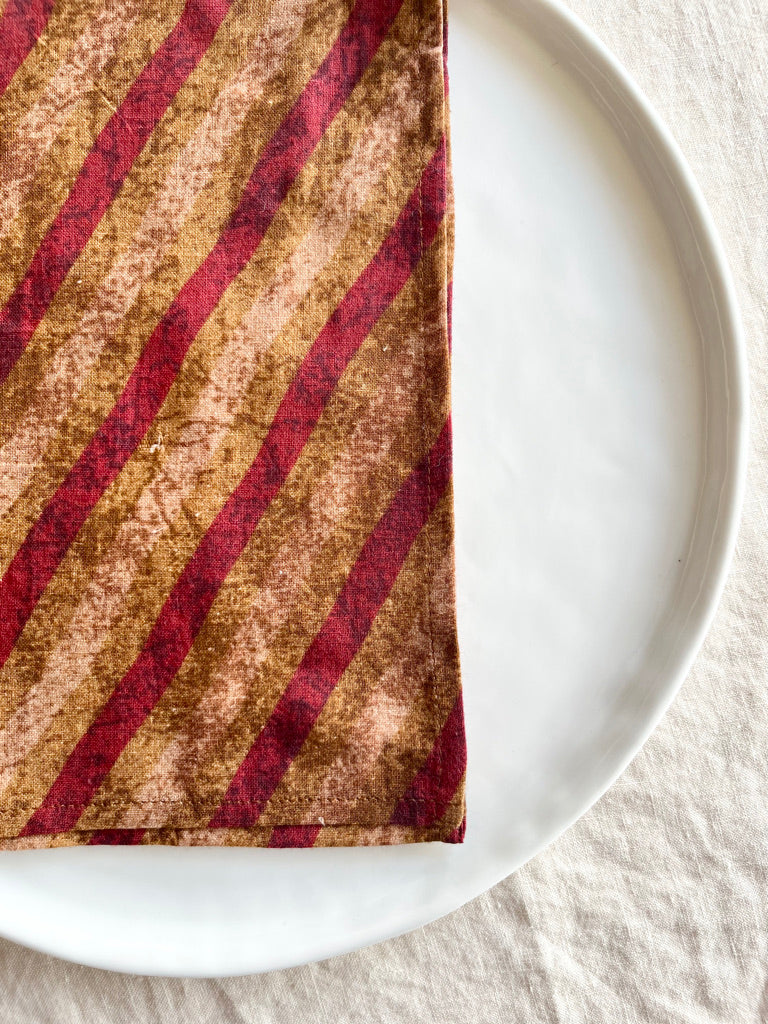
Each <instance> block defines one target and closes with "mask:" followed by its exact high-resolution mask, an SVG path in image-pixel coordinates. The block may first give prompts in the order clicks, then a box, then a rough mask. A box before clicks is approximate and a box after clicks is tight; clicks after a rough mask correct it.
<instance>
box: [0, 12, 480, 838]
mask: <svg viewBox="0 0 768 1024" xmlns="http://www.w3.org/2000/svg"><path fill="white" fill-rule="evenodd" d="M74 2H75V0H62V3H63V4H64V7H65V10H64V15H66V4H67V3H74ZM254 14H255V8H253V0H186V2H182V0H178V2H177V9H176V11H175V12H174V13H173V14H172V19H175V20H169V21H168V22H167V24H168V28H167V29H164V31H165V32H166V34H165V35H164V36H162V37H161V38H158V39H157V41H156V42H155V43H153V44H152V48H150V51H148V52H147V53H146V54H145V55H144V57H143V58H142V62H141V63H137V59H136V50H135V43H134V42H131V44H130V45H131V46H133V47H134V49H132V50H131V54H132V57H131V60H132V61H133V63H132V64H131V67H133V68H134V69H135V78H134V80H133V81H132V82H126V84H125V86H124V88H123V90H122V95H123V98H122V100H120V101H119V103H118V104H117V105H116V106H115V107H114V110H113V113H112V116H111V117H109V118H108V119H106V123H104V122H103V121H102V122H101V123H102V124H103V125H104V126H103V127H99V125H98V123H96V122H94V124H93V128H92V130H93V135H92V137H91V141H90V150H89V151H88V152H87V153H86V155H85V157H84V160H83V162H82V163H81V165H80V167H79V169H77V168H75V172H74V174H73V176H72V178H71V179H70V180H71V181H72V185H71V186H70V188H69V191H68V193H67V194H66V195H65V196H64V198H63V201H62V203H61V206H60V208H59V209H58V210H56V211H52V216H53V219H52V221H51V222H50V227H48V228H47V229H46V230H44V231H43V232H42V233H41V234H40V235H39V236H37V237H39V238H40V239H41V240H40V241H39V242H35V245H37V249H36V251H35V250H34V248H32V249H30V248H29V246H25V245H21V246H18V247H17V249H9V250H8V251H13V252H16V251H18V252H19V254H20V255H19V262H18V263H14V261H13V260H11V261H9V263H8V265H7V266H4V267H3V268H2V269H0V294H2V295H6V296H8V298H7V300H6V301H5V305H4V306H3V308H2V309H1V310H0V415H2V417H3V418H4V419H5V420H6V422H7V423H9V424H18V426H16V427H14V426H11V428H10V433H6V435H5V436H6V437H7V441H6V442H5V444H4V445H3V447H2V448H0V492H2V493H3V494H4V499H3V507H4V509H5V511H4V514H3V518H2V521H1V525H0V566H2V567H3V575H2V578H1V579H0V607H2V609H3V615H2V617H0V849H2V848H7V849H19V848H24V847H25V846H28V847H39V846H41V845H51V846H53V845H56V846H59V845H76V844H88V845H136V844H142V843H157V842H160V843H175V844H184V845H198V844H199V845H204V844H218V845H221V844H225V845H226V844H230V845H257V846H273V847H286V846H313V845H365V844H386V843H401V842H422V841H432V840H441V841H444V842H460V841H462V839H463V835H464V825H463V822H464V817H465V815H464V771H465V744H464V734H463V715H462V705H461V684H460V677H459V664H458V651H457V645H456V628H455V612H454V602H453V512H452V491H451V465H452V460H451V450H452V444H451V426H450V414H449V413H450V406H449V375H450V370H449V358H450V354H449V338H448V325H449V303H450V284H449V272H450V261H451V255H452V226H451V220H450V218H451V214H452V210H451V206H450V170H449V166H448V154H447V143H446V139H447V101H446V81H445V67H444V59H443V55H444V47H445V12H444V4H443V0H333V2H329V0H291V3H289V4H283V5H280V4H278V3H276V2H274V3H272V4H268V5H266V6H265V5H263V4H259V5H258V18H259V19H260V23H261V27H260V28H257V27H253V28H252V27H251V22H250V21H249V19H253V18H254ZM59 15H61V12H59V11H58V9H57V17H59ZM110 18H111V19H112V20H111V21H110V20H109V19H110ZM135 18H136V14H135V12H134V10H133V8H132V6H131V5H130V4H127V5H124V6H123V7H122V8H121V7H120V6H119V5H118V6H117V7H115V10H114V13H112V12H111V9H110V12H109V13H108V14H107V12H105V13H104V16H103V18H102V20H101V21H98V22H97V21H94V22H93V23H92V24H91V25H90V26H88V25H86V26H85V29H84V30H82V25H81V30H80V34H79V35H78V37H77V39H74V38H73V39H72V41H71V46H70V49H69V51H67V49H66V47H60V49H62V52H70V53H71V54H72V56H70V57H69V58H68V59H69V60H70V62H71V63H72V66H73V67H74V66H77V68H78V69H82V70H81V71H79V73H81V74H82V75H83V83H84V87H85V88H88V81H89V77H88V76H92V77H93V76H97V75H98V74H100V73H101V72H102V70H103V68H104V67H106V65H107V62H109V61H110V60H111V61H119V59H120V53H121V48H122V47H127V46H128V45H129V43H128V41H127V40H128V33H129V30H130V28H131V25H132V24H133V22H134V21H135ZM67 24H68V22H67V19H66V17H65V16H63V15H62V16H60V17H59V20H58V21H57V20H56V18H55V17H54V18H51V10H50V9H49V6H47V5H46V4H45V3H43V2H40V3H37V4H34V3H33V4H29V5H27V6H26V7H25V8H24V10H22V8H21V7H20V6H18V5H15V3H14V0H9V3H8V4H7V6H6V8H5V10H4V12H3V14H2V16H0V52H2V53H3V54H4V56H3V58H2V60H0V86H2V88H7V87H11V88H9V89H8V93H7V97H8V102H9V103H10V104H12V105H14V106H13V109H14V116H15V118H16V120H17V123H19V124H29V125H39V132H38V133H37V134H38V136H39V137H36V138H34V139H30V144H29V154H30V155H29V157H28V158H27V159H26V160H25V161H24V163H23V166H24V167H25V168H26V169H25V171H24V174H25V175H26V178H25V179H24V183H23V187H22V186H19V185H18V184H15V183H14V181H11V178H10V173H11V172H10V170H5V171H4V170H3V168H10V167H11V166H12V163H13V161H10V160H8V161H6V162H5V163H3V160H2V154H0V177H2V174H3V173H5V174H6V176H7V179H8V182H9V185H8V188H10V189H11V191H8V193H7V194H8V196H13V203H15V204H16V206H15V209H16V210H17V211H18V215H17V222H16V223H17V224H18V225H22V226H23V225H24V224H27V223H29V224H30V227H31V230H32V232H34V230H35V229H34V216H35V214H34V210H35V208H36V207H35V203H36V196H35V187H34V182H35V176H36V175H37V174H39V173H43V170H39V169H38V168H41V169H43V168H44V163H43V161H48V162H49V163H50V161H52V160H55V159H57V158H58V157H57V154H58V153H59V152H60V151H61V152H64V150H65V147H66V137H67V136H66V133H67V131H68V129H69V126H70V124H71V120H69V121H68V119H67V118H68V117H69V116H70V115H69V113H68V114H67V116H65V115H64V113H63V110H64V109H65V108H66V109H67V111H72V110H74V111H75V113H74V114H72V115H71V116H74V117H77V116H78V115H77V110H78V109H80V108H78V107H75V106H74V105H73V104H74V101H75V99H76V97H77V93H76V91H75V90H74V86H73V85H71V84H70V83H68V82H67V79H66V73H65V72H66V68H67V66H68V65H67V63H66V60H65V62H64V63H63V64H61V65H60V67H59V68H58V69H55V68H54V69H53V72H52V73H53V75H54V76H56V75H58V78H57V79H56V81H55V82H54V81H53V80H52V83H51V85H50V86H49V87H48V88H47V89H46V87H45V84H44V83H39V85H38V89H37V92H36V94H35V95H33V96H32V95H31V96H30V97H29V100H28V101H27V102H28V103H29V106H28V107H26V106H25V101H24V90H23V89H21V88H20V89H18V90H15V89H14V88H13V87H12V86H13V82H14V77H15V76H16V75H17V74H20V73H21V71H20V69H21V68H22V65H23V64H24V61H25V60H26V59H27V57H28V56H30V54H31V55H32V56H34V48H35V46H36V44H37V42H38V40H39V39H40V38H41V37H42V36H43V35H44V34H45V32H46V31H49V33H54V34H55V33H56V32H57V31H65V28H64V26H66V25H67ZM47 25H49V26H50V28H48V29H47V28H46V26H47ZM222 33H227V34H228V35H227V38H231V39H237V38H241V37H242V38H250V39H252V40H253V43H252V44H250V45H252V46H253V50H252V55H251V56H250V57H247V55H243V56H242V57H240V58H239V59H235V58H234V55H233V56H232V57H230V58H228V61H229V63H228V64H227V61H226V60H225V59H224V57H219V56H217V57H215V59H214V57H212V56H211V55H212V54H214V52H216V53H217V54H222V55H223V54H226V52H227V51H226V48H225V46H224V45H223V44H222V43H221V42H220V40H222V39H223V38H224V36H223V35H222ZM238 33H240V35H238ZM3 41H7V43H8V46H7V47H6V48H5V49H3V46H2V43H3ZM59 42H61V40H59ZM217 47H218V49H217ZM97 49H98V52H96V51H97ZM207 61H211V62H212V63H211V67H216V68H221V69H223V68H224V67H227V66H229V67H230V70H229V71H228V72H227V73H228V74H230V75H231V76H232V77H231V78H230V79H226V78H222V79H221V80H220V81H219V82H217V83H216V86H215V88H211V86H210V83H208V82H205V85H204V84H203V83H204V79H205V74H204V72H203V71H202V70H201V71H200V73H198V70H197V69H198V68H199V69H203V68H204V67H205V66H206V62H207ZM222 61H224V62H222ZM110 66H111V65H110ZM59 80H60V81H59ZM93 81H94V82H95V77H93ZM93 87H94V88H97V86H96V85H94V86H93ZM70 96H71V98H70ZM59 97H61V99H60V100H59ZM201 102H204V103H205V104H208V107H202V108H201V107H200V103H201ZM46 104H47V106H46ZM57 104H58V106H57ZM67 104H68V105H69V106H68V107H67ZM62 105H63V106H62ZM82 109H83V111H85V109H86V108H85V107H83V108H82ZM192 111H194V116H195V122H194V124H191V123H190V122H189V117H190V112H192ZM79 132H80V135H79V138H80V139H81V140H82V139H85V138H87V132H88V125H87V124H85V123H84V124H83V125H82V126H81V128H80V129H79ZM254 139H257V140H259V141H258V143H257V144H256V145H255V146H254V145H253V144H252V142H251V140H254ZM249 143H250V144H249ZM14 144H15V145H17V146H21V145H22V142H21V141H20V136H16V142H15V143H14ZM68 152H69V154H70V155H68V156H67V160H68V161H69V165H70V166H71V160H72V156H71V152H73V151H71V150H70V151H68ZM20 153H22V155H23V151H22V150H20ZM155 154H162V158H161V159H160V158H157V159H156V158H155ZM137 161H138V162H139V163H140V165H141V169H140V174H139V175H138V176H137V175H136V174H134V173H133V170H132V169H133V168H134V165H136V164H137ZM190 161H192V162H193V163H192V164H190ZM189 167H192V168H193V169H192V170H189V171H188V170H187V168H189ZM153 170H154V173H153ZM44 172H45V173H49V172H48V170H47V165H45V169H44ZM18 180H19V181H20V180H21V179H18ZM227 182H230V183H231V184H230V188H229V191H227V189H226V183H227ZM2 189H3V181H2V180H0V194H3V192H2ZM13 189H15V191H13ZM222 199H223V200H224V202H225V203H228V204H229V208H228V211H227V212H226V215H225V216H224V217H223V219H220V218H221V214H220V207H219V205H217V204H220V203H221V202H222ZM116 201H117V202H116ZM9 202H10V200H9ZM113 204H114V205H113ZM305 211H306V212H305ZM309 211H315V212H314V213H312V214H311V216H310V217H309V218H307V214H308V213H309ZM313 217H314V220H313V219H312V218H313ZM120 218H123V219H122V220H121V219H120ZM216 221H218V223H219V224H220V227H217V229H216V230H217V232H218V234H217V235H215V236H211V235H210V232H209V231H208V230H207V229H206V230H205V231H202V230H201V226H202V225H203V224H210V223H215V222H216ZM102 222H103V224H104V225H106V227H104V226H102ZM302 224H304V225H307V226H304V227H302ZM131 225H132V226H131ZM309 225H311V226H309ZM14 230H15V231H16V232H17V234H18V230H19V228H18V227H17V228H15V229H14ZM116 230H117V231H118V232H119V234H118V235H117V236H116V235H115V231H116ZM131 231H133V232H135V234H134V237H133V238H132V237H131ZM14 237H16V235H15V236H14ZM116 237H119V238H120V239H121V242H120V245H121V246H122V247H123V248H122V252H121V250H120V248H119V247H116V246H115V243H114V239H115V238H116ZM25 252H26V253H31V254H32V255H31V258H30V257H29V256H26V257H25V256H24V255H23V254H24V253H25ZM81 267H83V268H86V269H85V270H83V271H81V270H80V268H81ZM184 268H188V269H186V270H185V269H184ZM75 272H77V273H86V272H87V274H88V279H89V286H91V287H90V290H89V291H87V292H83V293H79V292H78V290H77V288H76V287H74V286H73V283H77V282H74V277H75ZM137 275H138V276H137ZM100 277H101V280H99V278H100ZM89 304H90V305H89ZM78 325H79V326H78ZM83 357H87V359H88V362H86V363H84V364H81V363H80V362H79V361H80V360H81V359H82V358H83ZM81 365H82V369H81V368H80V367H81ZM97 382H100V383H99V384H98V389H97V390H94V388H96V387H97ZM46 395H50V396H51V399H52V400H53V396H54V395H55V402H56V405H55V409H56V412H55V413H54V414H49V413H46V415H45V416H44V417H42V422H41V425H40V433H39V436H38V437H36V436H35V429H34V424H35V417H36V416H37V415H38V412H36V410H40V409H42V408H44V402H45V397H46ZM387 395H389V399H390V400H389V402H387V401H386V400H384V399H385V397H386V396H387ZM371 396H375V397H373V398H372V397H371ZM99 410H103V411H101V413H99ZM14 430H16V431H17V433H15V434H14V432H13V431H14ZM377 436H378V437H380V443H379V449H378V452H376V449H375V447H372V444H373V439H375V438H376V437H377ZM358 446H359V447H358ZM374 454H375V457H374ZM15 459H18V460H19V461H18V463H14V460H15ZM3 480H6V481H7V483H6V484H5V485H2V481H3ZM331 481H332V482H333V483H332V489H330V490H329V487H331V483H330V482H331ZM3 486H4V490H3ZM38 495H40V496H41V497H40V498H39V497H37V496H38ZM310 539H311V544H310V543H309V541H310ZM294 549H295V550H294ZM299 571H300V575H298V576H297V577H296V579H295V581H292V584H291V586H288V587H285V586H283V584H282V583H281V575H280V574H282V573H286V572H288V573H296V572H299ZM278 594H283V595H284V600H285V601H287V602H288V603H286V604H282V605H281V604H280V603H279V602H278V601H277V600H276V595H278ZM438 609H439V611H438ZM83 616H86V617H85V618H83ZM265 616H266V617H267V618H266V619H265V618H264V617H265ZM78 617H80V619H81V620H82V625H80V626H78V625H77V623H78ZM91 623H93V624H94V625H93V626H91ZM73 627H74V628H73ZM99 629H101V630H102V632H101V633H99ZM398 638H399V641H400V644H399V645H398ZM403 645H405V646H403ZM393 694H396V695H397V699H396V701H395V698H394V696H393ZM393 701H395V702H394V703H393ZM367 737H368V738H367ZM203 738H205V739H204V741H203ZM355 764H357V766H358V770H357V773H356V772H355ZM169 772H171V773H172V777H173V779H174V785H173V786H164V785H162V784H161V783H162V780H163V779H166V778H169ZM353 779H354V785H353V784H352V780H353Z"/></svg>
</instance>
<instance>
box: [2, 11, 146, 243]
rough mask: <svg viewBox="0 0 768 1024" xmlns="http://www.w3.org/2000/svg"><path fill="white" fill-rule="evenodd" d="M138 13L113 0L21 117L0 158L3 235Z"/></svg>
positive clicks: (70, 50) (91, 24)
mask: <svg viewBox="0 0 768 1024" xmlns="http://www.w3.org/2000/svg"><path fill="white" fill-rule="evenodd" d="M138 14H139V4H138V2H137V0H111V2H110V3H108V4H105V6H104V7H103V8H102V9H101V10H99V12H98V13H97V14H95V15H94V17H93V19H92V20H91V21H90V22H89V23H88V27H87V28H86V29H85V31H84V32H83V34H82V35H81V36H80V38H79V39H77V40H76V41H75V42H74V44H73V45H72V47H71V48H70V49H69V51H68V52H67V55H66V57H65V58H64V60H62V62H61V63H60V64H59V66H58V68H57V69H56V71H55V73H54V75H53V77H52V78H51V79H50V81H49V82H48V83H47V85H46V87H45V89H44V91H43V93H42V94H41V95H40V96H39V97H38V99H37V101H36V102H35V103H34V104H33V105H32V106H31V107H30V108H29V110H28V111H27V112H26V113H25V115H24V117H23V118H22V119H21V120H20V121H19V123H18V125H17V127H16V128H15V131H14V132H13V136H12V140H10V141H9V144H8V146H7V148H5V149H4V153H3V157H2V160H0V182H1V183H2V184H1V185H0V238H3V237H5V235H7V234H8V232H9V231H10V229H11V225H12V224H13V221H14V219H15V218H16V216H17V215H18V213H19V209H20V207H21V204H22V202H23V201H24V199H25V198H26V197H27V194H28V191H29V186H30V183H31V182H32V180H33V179H34V176H35V173H36V172H37V169H38V167H39V165H40V161H41V160H42V158H43V157H44V156H45V154H46V153H47V152H48V150H49V149H50V147H51V145H52V144H53V142H54V140H55V139H56V138H57V137H58V135H59V133H60V132H61V130H62V128H63V127H64V125H65V124H66V122H67V120H68V118H69V116H70V114H71V113H72V111H73V109H74V107H75V106H76V105H77V103H78V102H79V101H80V100H82V99H83V97H84V96H86V95H88V93H89V91H90V89H91V86H92V83H93V81H94V80H95V79H96V78H97V77H98V76H99V75H100V74H101V72H102V71H103V70H104V67H105V66H106V64H107V61H108V60H109V59H110V57H112V55H113V54H114V53H115V51H116V50H117V48H118V46H119V45H120V43H121V42H122V41H123V39H124V38H125V36H126V35H127V33H128V30H129V29H130V28H131V26H132V25H133V23H134V22H135V21H136V18H137V17H138Z"/></svg>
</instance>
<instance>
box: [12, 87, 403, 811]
mask: <svg viewBox="0 0 768 1024" xmlns="http://www.w3.org/2000/svg"><path fill="white" fill-rule="evenodd" d="M402 91H403V90H402V81H401V82H400V83H399V87H398V89H397V90H395V92H394V93H393V96H392V99H391V101H390V102H388V103H387V105H386V107H385V109H384V110H383V111H382V113H381V115H380V116H379V118H378V119H377V121H376V122H374V123H373V124H371V125H370V126H369V127H368V128H367V129H366V131H365V132H364V133H363V135H362V136H361V137H360V139H359V140H358V143H357V145H356V146H355V148H354V150H353V153H352V155H351V156H350V158H349V160H348V161H347V162H346V164H345V165H344V166H343V167H342V168H341V170H340V175H339V178H338V179H337V180H336V182H335V183H334V187H333V189H332V190H331V191H329V193H328V195H327V198H326V202H325V204H324V207H323V209H322V210H321V211H320V213H319V214H318V216H317V218H316V219H315V221H314V223H313V225H312V227H311V228H310V230H309V232H308V233H307V235H306V236H305V237H304V239H303V240H302V243H301V244H300V246H299V247H298V248H297V249H296V250H294V252H293V253H292V254H291V256H290V258H289V259H288V261H287V262H286V263H285V264H284V265H283V266H282V268H281V270H280V271H279V273H278V274H277V276H276V277H275V279H274V280H273V282H272V284H271V286H270V287H269V288H268V289H267V290H266V291H265V292H264V293H263V294H262V296H260V297H259V299H257V300H256V302H255V303H254V305H253V306H252V308H251V310H250V312H249V313H248V315H247V317H246V319H245V320H244V322H243V323H242V324H241V326H240V327H239V328H238V329H237V330H236V331H235V332H234V333H233V335H232V336H231V338H230V339H229V340H228V342H227V344H226V345H225V346H224V349H223V351H222V353H221V355H220V357H219V359H218V360H217V362H216V364H215V366H214V368H213V370H212V371H211V375H210V377H209V379H208V381H207V382H206V384H205V385H204V386H203V388H202V389H201V391H200V394H199V396H198V401H197V405H196V407H195V409H194V410H192V411H191V412H190V415H189V418H188V421H187V424H186V425H185V426H184V428H182V430H181V432H180V434H179V437H178V438H177V440H176V442H175V444H174V447H173V449H172V450H171V451H170V452H169V454H168V457H167V458H166V460H165V462H164V463H163V465H162V467H161V468H160V470H159V472H158V475H157V477H156V478H155V479H154V480H153V481H152V483H150V484H149V485H148V486H147V487H146V488H145V489H144V491H143V492H142V494H141V496H140V498H139V500H138V502H137V505H136V508H135V510H134V512H133V514H132V515H131V517H130V518H129V519H127V520H126V521H125V522H124V523H123V524H122V526H121V527H120V529H119V531H118V533H117V535H116V537H115V539H114V541H113V543H112V544H111V545H110V547H109V549H108V550H107V552H106V554H105V556H104V558H103V560H102V561H101V563H100V564H99V565H98V566H97V567H96V568H95V569H94V573H93V576H92V579H91V582H90V584H89V586H88V588H87V590H86V591H85V593H84V594H83V597H82V599H81V601H80V602H79V603H78V606H77V608H76V609H75V612H74V614H73V617H72V619H71V621H70V623H69V625H68V629H67V636H66V638H65V639H64V640H63V641H62V643H61V644H60V645H59V646H58V647H57V648H55V649H54V651H53V652H52V654H51V656H50V658H49V660H48V663H47V664H46V666H45V668H44V669H43V671H42V673H41V676H40V678H39V680H38V681H36V683H35V685H34V686H33V687H32V688H31V689H30V690H29V692H28V693H27V694H26V696H25V699H24V701H23V703H22V704H21V705H20V706H19V707H18V708H17V710H16V711H15V712H14V713H13V715H12V716H11V718H10V719H9V720H8V722H7V724H6V726H5V727H4V728H3V729H2V730H0V766H2V767H0V792H2V790H3V789H4V788H5V787H6V786H7V785H8V784H9V783H10V781H11V779H12V777H13V775H14V774H15V772H16V768H17V766H18V764H19V763H20V762H21V761H22V760H23V759H24V757H25V756H26V755H27V753H29V751H30V750H31V749H32V747H33V746H34V744H35V743H37V741H38V740H39V739H40V737H41V736H42V735H43V734H44V732H45V730H46V729H47V728H48V726H49V724H50V723H51V721H52V720H53V718H54V717H55V716H56V714H57V713H58V711H59V709H60V708H61V706H62V705H63V703H64V701H65V700H66V699H67V697H68V695H69V694H70V693H71V692H72V691H73V690H75V689H76V688H77V686H78V685H79V684H80V682H81V681H82V680H83V679H84V678H85V677H86V676H87V674H88V672H89V671H90V669H91V667H92V665H93V662H94V660H95V658H96V655H97V654H98V652H99V650H100V649H101V647H102V645H103V643H104V641H105V639H106V637H107V634H108V631H109V628H110V626H111V625H112V623H113V622H114V621H115V619H116V618H117V616H118V615H119V613H120V611H121V608H122V607H123V602H124V599H125V595H126V594H127V592H128V590H129V589H130V586H131V584H132V582H133V579H134V577H135V575H136V572H137V571H138V568H139V566H140V565H141V563H142V562H143V560H144V558H145V557H146V555H147V554H148V552H149V551H150V550H151V549H152V547H153V546H154V545H155V544H156V543H157V540H158V538H159V537H160V535H161V534H162V533H163V532H165V531H166V530H167V529H168V527H169V524H171V523H172V522H173V520H174V518H175V517H176V515H177V514H178V513H179V511H180V510H181V507H182V504H183V502H184V499H185V498H186V496H187V493H188V491H189V489H190V488H192V487H193V486H194V484H195V482H196V480H197V478H198V474H199V473H200V471H201V470H202V469H204V468H205V466H206V465H207V464H208V463H209V462H210V459H211V456H212V455H213V453H214V452H215V450H216V447H217V445H218V444H219V443H220V442H221V441H222V440H223V439H224V438H225V437H226V435H227V433H228V432H229V430H230V429H231V426H232V423H233V422H234V418H235V416H236V413H237V409H238V407H239V404H240V402H241V400H242V398H243V396H244V395H245V393H246V391H247V388H248V385H249V383H250V381H251V379H252V377H253V375H254V374H255V372H256V369H257V366H258V357H259V356H260V355H263V354H264V353H265V352H267V351H268V349H269V347H270V345H271V344H272V342H273V340H274V338H275V337H276V336H277V334H278V333H279V332H280V330H281V329H282V327H283V326H285V324H286V323H287V322H288V320H289V319H290V317H291V315H292V314H293V312H294V311H295V309H296V308H297V306H298V304H299V303H300V302H301V300H302V298H303V296H304V295H305V294H306V292H307V290H308V289H309V287H310V286H311V284H312V281H313V280H314V278H315V277H316V276H317V274H318V273H319V272H320V271H321V270H322V268H323V267H324V266H325V264H326V263H327V261H328V260H329V259H330V258H331V256H332V255H333V253H334V252H335V250H336V248H337V247H338V245H339V243H340V242H341V241H342V239H343V238H344V235H345V234H346V232H347V230H348V229H349V225H350V223H351V221H352V220H353V218H354V216H355V214H356V213H357V212H358V210H359V209H360V208H361V207H362V206H363V204H364V202H365V199H366V197H367V196H368V194H369V193H370V189H371V187H372V185H373V183H374V182H375V180H376V179H377V177H378V176H379V175H380V174H381V172H382V170H383V168H384V167H386V166H387V164H388V162H389V159H391V157H392V154H393V152H394V151H395V149H396V148H397V143H398V140H399V138H400V137H401V134H402V133H403V132H404V131H405V129H406V127H407V126H408V124H409V123H410V122H411V121H412V119H413V118H414V117H415V114H416V110H417V104H416V102H415V101H413V100H411V102H410V104H408V103H406V102H405V97H404V96H403V95H402ZM244 368H247V372H245V373H244V372H243V369H244ZM155 443H157V444H161V443H162V442H161V440H160V439H158V440H157V441H156V442H155Z"/></svg>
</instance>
